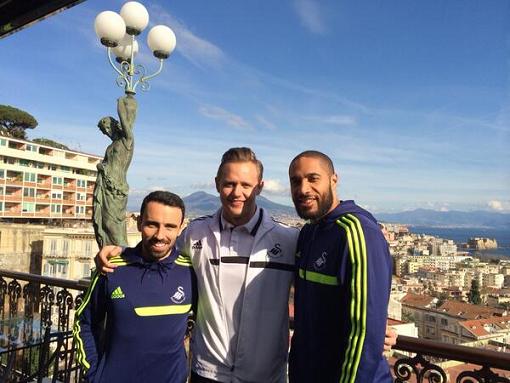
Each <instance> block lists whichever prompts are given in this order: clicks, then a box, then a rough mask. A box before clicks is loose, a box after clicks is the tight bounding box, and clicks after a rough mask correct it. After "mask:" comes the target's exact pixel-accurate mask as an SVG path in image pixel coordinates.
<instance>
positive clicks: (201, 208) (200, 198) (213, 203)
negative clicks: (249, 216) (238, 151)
mask: <svg viewBox="0 0 510 383" xmlns="http://www.w3.org/2000/svg"><path fill="white" fill-rule="evenodd" d="M183 200H184V204H185V205H186V215H187V216H189V217H198V216H202V215H207V214H213V213H214V212H215V211H216V210H218V209H219V207H220V206H221V203H220V198H219V197H217V196H214V195H212V194H209V193H206V192H203V191H198V192H195V193H193V194H190V195H189V196H187V197H184V198H183ZM257 205H258V206H260V207H263V208H264V209H266V210H267V211H268V212H269V213H270V214H271V215H272V216H296V212H295V210H294V208H292V207H290V206H286V205H281V204H279V203H275V202H273V201H270V200H268V199H267V198H265V197H262V196H258V197H257Z"/></svg>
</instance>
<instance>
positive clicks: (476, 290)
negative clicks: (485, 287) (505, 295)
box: [468, 278, 482, 305]
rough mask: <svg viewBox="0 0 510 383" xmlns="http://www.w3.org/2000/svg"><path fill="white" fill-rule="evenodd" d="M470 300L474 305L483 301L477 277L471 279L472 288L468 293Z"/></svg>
mask: <svg viewBox="0 0 510 383" xmlns="http://www.w3.org/2000/svg"><path fill="white" fill-rule="evenodd" d="M468 302H469V303H472V304H474V305H479V304H480V303H482V298H481V297H480V284H479V283H478V279H476V278H475V279H473V280H472V281H471V289H470V290H469V294H468Z"/></svg>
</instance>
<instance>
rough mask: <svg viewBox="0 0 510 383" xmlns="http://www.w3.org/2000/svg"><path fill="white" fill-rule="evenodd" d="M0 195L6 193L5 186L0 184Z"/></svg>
mask: <svg viewBox="0 0 510 383" xmlns="http://www.w3.org/2000/svg"><path fill="white" fill-rule="evenodd" d="M0 195H4V187H3V186H0Z"/></svg>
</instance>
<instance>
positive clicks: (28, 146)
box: [25, 145, 37, 152]
mask: <svg viewBox="0 0 510 383" xmlns="http://www.w3.org/2000/svg"><path fill="white" fill-rule="evenodd" d="M25 150H26V151H29V152H37V146H35V145H27V146H26V147H25Z"/></svg>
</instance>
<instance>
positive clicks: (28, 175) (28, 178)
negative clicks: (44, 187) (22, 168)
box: [23, 172, 36, 182]
mask: <svg viewBox="0 0 510 383" xmlns="http://www.w3.org/2000/svg"><path fill="white" fill-rule="evenodd" d="M23 179H24V180H25V182H35V180H36V175H35V173H28V172H25V175H24V177H23Z"/></svg>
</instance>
